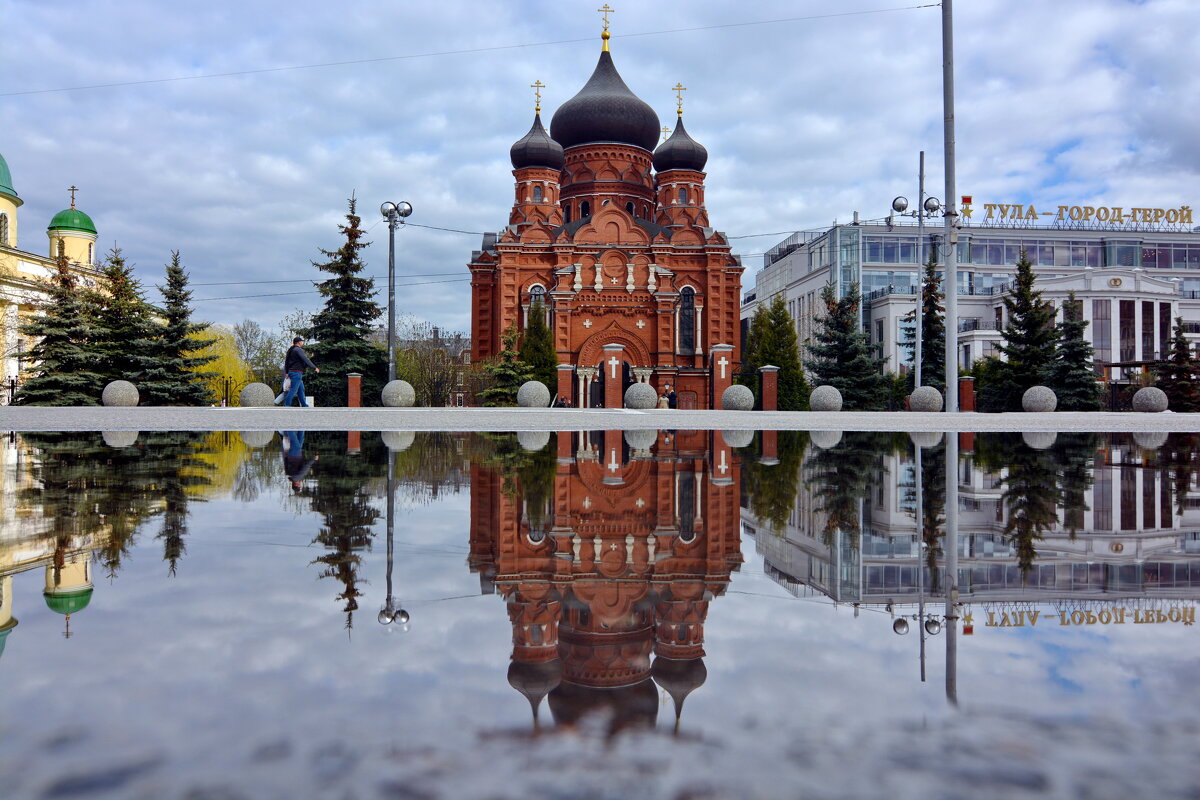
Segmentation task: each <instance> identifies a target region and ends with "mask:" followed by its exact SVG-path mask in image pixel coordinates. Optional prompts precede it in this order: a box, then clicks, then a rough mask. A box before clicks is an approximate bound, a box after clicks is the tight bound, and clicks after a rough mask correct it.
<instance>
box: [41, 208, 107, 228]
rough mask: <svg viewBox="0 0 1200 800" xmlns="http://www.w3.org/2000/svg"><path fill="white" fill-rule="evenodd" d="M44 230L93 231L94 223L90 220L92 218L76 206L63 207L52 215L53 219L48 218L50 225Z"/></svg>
mask: <svg viewBox="0 0 1200 800" xmlns="http://www.w3.org/2000/svg"><path fill="white" fill-rule="evenodd" d="M46 230H48V231H83V232H84V233H95V232H96V223H94V222H92V218H91V217H89V216H88V215H87V214H85V213H83V212H82V211H80V210H79V209H78V208H64V209H63V210H62V211H60V212H58V213H57V214H55V215H54V219H52V220H50V225H49V226H48V227H47V228H46Z"/></svg>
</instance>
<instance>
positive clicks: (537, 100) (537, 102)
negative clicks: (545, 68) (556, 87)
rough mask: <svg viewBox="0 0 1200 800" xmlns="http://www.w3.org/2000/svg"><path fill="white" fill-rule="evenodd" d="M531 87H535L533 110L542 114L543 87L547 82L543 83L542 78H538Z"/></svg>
mask: <svg viewBox="0 0 1200 800" xmlns="http://www.w3.org/2000/svg"><path fill="white" fill-rule="evenodd" d="M529 88H530V89H533V102H534V106H533V110H534V111H535V112H537V113H538V114H540V113H542V89H545V88H546V84H544V83H542V82H541V80H536V81H534V82H533V83H531V84H529Z"/></svg>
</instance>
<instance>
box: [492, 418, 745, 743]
mask: <svg viewBox="0 0 1200 800" xmlns="http://www.w3.org/2000/svg"><path fill="white" fill-rule="evenodd" d="M556 438H557V441H551V442H549V443H547V444H546V446H545V447H546V449H544V450H542V466H540V467H539V468H537V469H536V470H530V469H526V468H518V469H517V470H516V480H515V481H511V482H509V483H507V484H506V475H505V473H504V472H503V471H502V470H498V469H494V468H490V467H487V466H473V467H472V475H471V555H470V566H471V569H472V571H474V572H477V573H478V574H479V576H480V584H481V588H482V590H483V592H484V593H493V592H494V593H496V594H499V595H500V596H501V597H503V598H504V600H505V602H506V603H507V605H508V613H509V618H510V620H511V622H512V630H513V651H512V662H511V665H510V667H509V672H508V678H509V682H510V683H511V684H512V686H513V687H514V688H515V689H517V691H519V692H521V693H522V694H523V695H525V697H527V698H528V700H529V703H530V706H531V708H532V711H533V719H534V726H535V728H536V727H537V726H538V712H539V708H540V705H541V703H542V700H543V699H547V698H548V705H549V707H550V711H551V713H552V715H553V718H554V721H555V723H556V724H558V725H571V724H573V723H575V722H577V721H579V720H580V719H581V718H583V717H584V716H586V715H588V714H590V713H592V712H604V713H607V714H608V719H609V726H610V732H615V731H617V730H621V729H624V728H628V727H633V726H647V725H653V724H654V723H655V721H656V719H657V714H658V706H659V692H658V688H661V689H663V690H664V691H666V692H667V693H668V694H669V695H670V696H671V698H672V700H673V703H674V706H675V714H676V726H678V721H679V714H680V713H681V711H682V707H683V703H684V700H685V698H686V697H687V696H688V694H689V693H691V692H692V691H693V690H695V689H696V688H698V687H699V686H700V685H702V684H703V683H704V680H705V677H706V675H707V672H706V669H705V666H704V661H703V658H704V655H705V653H704V622H705V618H706V616H707V612H708V605H709V603H710V602H711V601H712V600H713V598H715V597H717V596H720V595H721V594H723V593H724V592H725V589H726V587H727V586H728V584H729V580H730V575H731V573H732V572H733V571H734V570H736V569H737V568H738V565H739V563H740V562H741V560H742V556H741V550H740V543H739V527H738V493H739V467H738V465H737V464H736V463H735V460H734V458H733V457H732V452H731V450H730V448H729V446H728V445H727V444H726V443H725V442H724V440H723V439H722V437H721V434H720V432H708V431H681V432H678V433H676V432H661V433H660V432H655V431H626V432H624V433H622V432H621V431H604V432H575V433H572V432H560V433H558V434H556ZM525 443H526V444H527V445H530V446H536V445H537V444H539V443H538V442H533V443H530V442H528V441H526V442H525ZM550 448H554V450H553V451H551V450H550ZM538 472H540V474H537V473H538ZM507 477H511V476H507ZM656 686H657V687H658V688H656Z"/></svg>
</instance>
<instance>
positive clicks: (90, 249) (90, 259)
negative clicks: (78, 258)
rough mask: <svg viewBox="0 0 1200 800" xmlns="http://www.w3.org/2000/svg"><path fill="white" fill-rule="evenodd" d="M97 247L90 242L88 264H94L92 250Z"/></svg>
mask: <svg viewBox="0 0 1200 800" xmlns="http://www.w3.org/2000/svg"><path fill="white" fill-rule="evenodd" d="M93 247H95V245H93V244H92V243H91V242H88V263H89V264H91V263H92V248H93Z"/></svg>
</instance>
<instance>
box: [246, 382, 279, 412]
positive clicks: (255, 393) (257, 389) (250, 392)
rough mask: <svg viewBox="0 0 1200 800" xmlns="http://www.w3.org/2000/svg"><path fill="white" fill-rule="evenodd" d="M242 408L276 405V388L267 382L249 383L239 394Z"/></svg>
mask: <svg viewBox="0 0 1200 800" xmlns="http://www.w3.org/2000/svg"><path fill="white" fill-rule="evenodd" d="M238 405H240V406H241V407H242V408H258V407H262V406H273V405H275V390H274V389H272V388H271V387H270V386H267V385H266V384H265V383H249V384H246V387H245V388H244V389H242V391H241V393H240V394H239V395H238Z"/></svg>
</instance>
